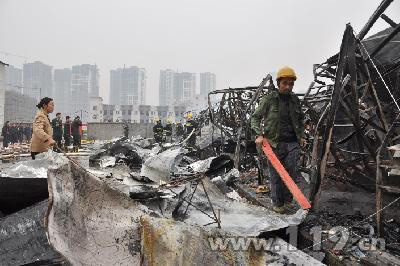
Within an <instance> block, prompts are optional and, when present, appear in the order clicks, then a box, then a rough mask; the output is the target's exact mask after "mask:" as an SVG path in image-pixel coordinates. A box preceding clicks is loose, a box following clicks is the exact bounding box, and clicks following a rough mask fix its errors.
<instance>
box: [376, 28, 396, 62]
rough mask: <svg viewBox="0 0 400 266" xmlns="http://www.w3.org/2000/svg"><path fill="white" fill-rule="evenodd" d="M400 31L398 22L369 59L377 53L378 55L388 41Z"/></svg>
mask: <svg viewBox="0 0 400 266" xmlns="http://www.w3.org/2000/svg"><path fill="white" fill-rule="evenodd" d="M399 32H400V24H398V25H397V26H396V27H395V28H394V29H393V31H392V32H391V33H390V34H389V35H388V36H386V38H385V39H383V40H382V41H381V42H380V43H379V45H378V46H377V47H376V48H375V49H374V51H372V53H371V55H370V57H369V59H372V58H374V57H375V55H376V54H377V53H378V52H379V51H380V50H381V49H382V48H383V47H384V46H385V45H386V44H387V43H388V42H390V40H391V39H393V37H394V36H396V35H397V33H399Z"/></svg>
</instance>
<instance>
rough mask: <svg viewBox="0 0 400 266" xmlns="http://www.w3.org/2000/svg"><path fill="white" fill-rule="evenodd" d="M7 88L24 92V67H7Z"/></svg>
mask: <svg viewBox="0 0 400 266" xmlns="http://www.w3.org/2000/svg"><path fill="white" fill-rule="evenodd" d="M4 82H5V89H6V90H10V91H16V92H19V93H22V92H23V85H22V69H20V68H16V67H14V66H12V65H9V66H7V67H6V68H5V79H4Z"/></svg>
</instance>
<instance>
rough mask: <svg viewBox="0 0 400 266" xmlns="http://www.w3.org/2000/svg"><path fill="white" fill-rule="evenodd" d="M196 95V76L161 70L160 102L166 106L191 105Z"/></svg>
mask: <svg viewBox="0 0 400 266" xmlns="http://www.w3.org/2000/svg"><path fill="white" fill-rule="evenodd" d="M195 94H196V74H193V73H189V72H181V73H178V72H174V71H173V70H170V69H167V70H161V71H160V82H159V102H160V105H161V106H165V105H190V103H191V101H192V100H193V98H194V96H195Z"/></svg>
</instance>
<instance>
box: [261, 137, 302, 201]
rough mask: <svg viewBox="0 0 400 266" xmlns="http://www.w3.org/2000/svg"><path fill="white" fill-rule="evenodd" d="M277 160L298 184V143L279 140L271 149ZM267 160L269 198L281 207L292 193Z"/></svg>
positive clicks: (291, 197) (290, 198)
mask: <svg viewBox="0 0 400 266" xmlns="http://www.w3.org/2000/svg"><path fill="white" fill-rule="evenodd" d="M273 151H274V152H275V154H276V156H277V157H278V159H279V161H280V162H281V163H282V165H283V167H285V169H286V171H287V172H288V173H289V176H290V177H291V178H292V179H293V181H294V182H295V183H296V184H298V162H299V159H300V145H299V144H298V143H297V142H289V143H286V142H280V143H278V146H277V147H276V148H274V149H273ZM267 161H268V173H269V180H270V188H271V198H272V203H273V205H274V206H278V207H281V206H282V205H283V204H285V203H288V202H291V201H292V199H293V195H292V194H291V193H290V191H289V189H288V188H287V187H286V185H285V183H283V181H282V179H281V177H280V176H279V174H278V173H277V172H276V170H275V168H274V167H273V166H272V164H271V162H270V161H269V160H267Z"/></svg>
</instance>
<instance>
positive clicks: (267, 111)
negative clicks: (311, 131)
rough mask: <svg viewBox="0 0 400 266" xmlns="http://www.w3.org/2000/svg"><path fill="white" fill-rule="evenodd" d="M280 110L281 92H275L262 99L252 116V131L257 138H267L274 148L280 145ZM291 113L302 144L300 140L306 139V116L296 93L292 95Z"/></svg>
mask: <svg viewBox="0 0 400 266" xmlns="http://www.w3.org/2000/svg"><path fill="white" fill-rule="evenodd" d="M279 110H280V108H279V92H278V91H273V92H271V93H269V94H267V95H266V96H264V98H262V99H261V101H260V104H259V106H258V107H257V108H256V110H255V111H254V113H253V115H252V116H251V129H253V130H254V132H255V133H256V135H257V136H264V137H265V138H267V140H268V141H269V143H270V144H271V146H272V147H274V148H276V146H277V145H278V140H279V131H280V123H279V118H280V112H279ZM289 112H290V118H291V120H292V123H293V128H294V131H295V133H296V137H297V140H298V141H299V142H300V139H301V138H303V137H304V122H303V118H304V114H303V111H302V110H301V107H300V100H299V98H298V97H297V96H296V95H295V94H294V93H291V94H290V100H289ZM261 121H264V122H263V125H264V128H262V125H261Z"/></svg>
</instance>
